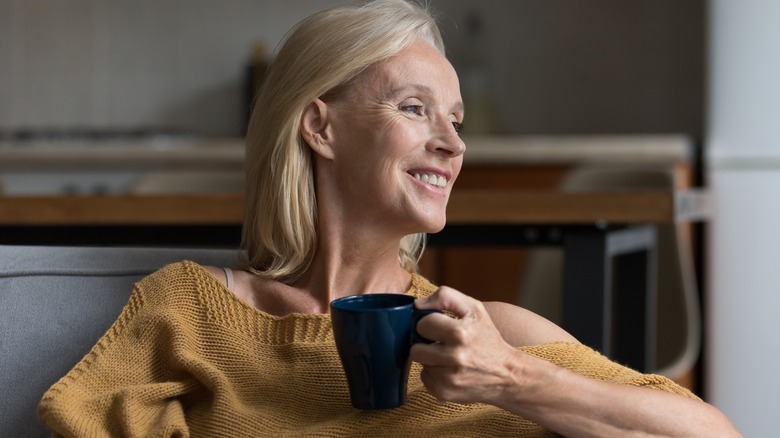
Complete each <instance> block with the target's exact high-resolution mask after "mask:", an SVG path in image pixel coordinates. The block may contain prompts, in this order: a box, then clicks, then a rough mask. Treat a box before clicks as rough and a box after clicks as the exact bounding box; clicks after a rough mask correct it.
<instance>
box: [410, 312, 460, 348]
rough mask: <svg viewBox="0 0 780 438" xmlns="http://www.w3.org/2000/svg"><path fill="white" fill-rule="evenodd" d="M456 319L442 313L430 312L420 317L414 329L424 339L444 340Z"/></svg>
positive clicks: (446, 338) (453, 326)
mask: <svg viewBox="0 0 780 438" xmlns="http://www.w3.org/2000/svg"><path fill="white" fill-rule="evenodd" d="M456 321H457V320H455V319H452V318H450V317H449V316H447V315H445V314H443V313H431V314H430V315H425V316H423V317H422V318H420V320H419V321H418V322H417V326H416V328H415V329H416V330H417V334H418V335H420V336H422V337H423V338H425V339H428V340H430V341H433V342H445V341H447V340H448V338H449V336H448V333H450V332H451V331H452V330H453V329H454V328H455V322H456Z"/></svg>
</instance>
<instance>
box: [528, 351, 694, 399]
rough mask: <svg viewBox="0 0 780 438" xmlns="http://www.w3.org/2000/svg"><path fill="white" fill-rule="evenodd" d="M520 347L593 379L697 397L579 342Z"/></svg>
mask: <svg viewBox="0 0 780 438" xmlns="http://www.w3.org/2000/svg"><path fill="white" fill-rule="evenodd" d="M521 350H522V351H524V352H526V353H528V354H531V355H533V356H536V357H539V358H541V359H545V360H547V361H550V362H552V363H554V364H556V365H558V366H560V367H562V368H566V369H568V370H570V371H573V372H575V373H577V374H580V375H583V376H586V377H590V378H593V379H598V380H603V381H608V382H612V383H619V384H624V385H633V386H642V387H648V388H654V389H658V390H661V391H666V392H671V393H674V394H678V395H682V396H684V397H688V398H693V399H698V397H697V396H696V395H695V394H693V393H692V392H691V391H689V390H688V389H686V388H683V387H682V386H680V385H678V384H676V383H675V382H674V381H672V380H671V379H669V378H667V377H664V376H660V375H657V374H643V373H640V372H638V371H635V370H633V369H631V368H628V367H625V366H623V365H620V364H618V363H616V362H613V361H611V360H609V359H608V358H606V357H605V356H603V355H602V354H601V353H599V352H597V351H595V350H593V349H592V348H590V347H587V346H585V345H582V344H575V343H568V342H556V343H552V344H545V345H537V346H531V347H522V348H521Z"/></svg>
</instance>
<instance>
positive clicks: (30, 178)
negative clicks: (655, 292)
mask: <svg viewBox="0 0 780 438" xmlns="http://www.w3.org/2000/svg"><path fill="white" fill-rule="evenodd" d="M464 140H465V142H466V144H467V147H468V149H467V151H466V155H465V157H464V167H465V168H466V169H467V170H469V171H468V172H462V173H461V176H462V177H463V178H461V180H462V181H464V182H463V183H462V184H461V185H462V186H469V185H472V183H471V182H469V181H468V180H469V179H471V180H476V181H477V185H481V182H480V181H485V180H487V179H492V180H495V179H497V178H500V179H502V183H501V184H499V185H506V182H507V181H512V182H511V183H510V185H516V182H517V181H520V179H519V178H527V177H528V175H529V172H530V171H529V170H528V169H533V171H536V170H537V169H538V168H540V167H545V166H546V167H547V168H548V169H549V168H552V167H558V168H564V167H567V168H570V167H576V166H582V165H592V164H597V165H599V166H610V165H617V166H639V167H654V168H657V167H665V168H671V167H675V166H679V165H683V166H690V163H691V162H692V161H693V145H692V142H691V141H690V140H689V139H688V138H687V137H686V136H683V135H588V136H579V135H577V136H575V135H571V136H491V137H464ZM243 164H244V139H243V138H240V137H222V138H220V137H195V136H181V135H178V136H177V135H169V136H165V135H159V136H155V135H148V136H141V137H137V138H116V139H106V138H102V139H79V138H67V139H63V140H56V139H55V140H52V139H44V140H29V139H28V140H17V141H12V140H0V188H1V189H2V193H4V194H6V195H31V196H35V195H57V194H76V195H102V194H115V195H118V194H126V193H138V187H139V186H143V185H144V184H145V183H144V181H148V180H149V179H150V178H154V179H155V180H156V181H158V182H157V183H155V184H156V186H158V187H172V185H171V183H170V182H169V181H168V180H161V179H160V178H161V177H160V175H173V176H172V178H177V176H176V174H177V173H179V174H182V173H190V174H193V173H194V174H198V175H200V174H203V173H210V174H212V175H211V176H210V177H209V176H207V177H201V176H195V178H197V179H199V180H201V181H206V180H208V179H209V178H211V179H216V180H233V179H235V178H236V175H237V174H241V173H242V168H243ZM518 167H523V168H525V169H526V171H524V172H522V174H523V175H521V176H518V175H519V174H518V172H517V169H516V168H518ZM560 172H561V171H560V170H558V171H557V174H556V175H559V174H560ZM469 173H470V174H471V178H470V177H469V176H468V175H466V174H469ZM152 175H154V176H152ZM557 177H558V176H556V177H555V178H557ZM522 184H525V182H522V181H520V185H522ZM173 191H174V192H175V191H176V190H175V189H174V190H173Z"/></svg>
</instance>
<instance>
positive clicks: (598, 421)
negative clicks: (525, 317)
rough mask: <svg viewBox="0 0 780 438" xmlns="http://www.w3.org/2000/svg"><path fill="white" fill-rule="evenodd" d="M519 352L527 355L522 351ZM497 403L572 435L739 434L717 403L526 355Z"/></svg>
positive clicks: (519, 361)
mask: <svg viewBox="0 0 780 438" xmlns="http://www.w3.org/2000/svg"><path fill="white" fill-rule="evenodd" d="M517 353H518V355H523V353H522V352H520V351H518V352H517ZM515 364H522V365H517V366H510V367H511V368H512V372H511V373H510V375H512V376H513V377H512V380H513V381H512V382H511V384H510V385H508V386H507V389H506V391H504V392H503V393H502V394H501V395H500V396H499V397H498V399H497V400H495V403H493V404H495V405H497V406H499V407H501V408H503V409H506V410H508V411H510V412H513V413H515V414H517V415H520V416H522V417H524V418H527V419H529V420H532V421H534V422H537V423H539V424H542V425H544V426H545V427H548V428H549V429H552V430H555V431H556V432H558V433H561V434H563V435H565V436H568V437H605V436H621V437H624V436H625V437H628V436H691V437H694V436H695V437H715V436H724V437H728V436H740V435H739V434H738V433H737V432H736V430H734V428H733V426H732V425H731V424H730V422H729V421H728V420H727V419H726V418H725V416H724V415H723V414H722V413H720V412H719V411H718V410H717V409H715V408H713V407H712V406H710V405H708V404H706V403H704V402H701V401H699V400H694V399H690V398H686V397H682V396H679V395H676V394H671V393H667V392H664V391H660V390H655V389H651V388H640V387H636V386H631V385H622V384H616V383H610V382H604V381H600V380H596V379H592V378H588V377H584V376H581V375H579V374H576V373H573V372H571V371H568V370H566V369H563V368H560V367H558V366H556V365H554V364H551V363H549V362H547V361H545V360H542V359H538V358H535V357H528V356H524V357H521V358H520V360H517V361H516V362H515Z"/></svg>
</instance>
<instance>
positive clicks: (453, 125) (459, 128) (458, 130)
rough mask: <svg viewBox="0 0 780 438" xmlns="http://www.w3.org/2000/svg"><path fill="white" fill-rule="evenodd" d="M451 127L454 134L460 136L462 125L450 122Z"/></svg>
mask: <svg viewBox="0 0 780 438" xmlns="http://www.w3.org/2000/svg"><path fill="white" fill-rule="evenodd" d="M452 127H453V128H455V132H457V133H458V135H460V133H461V132H463V123H460V122H452Z"/></svg>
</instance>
